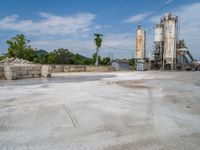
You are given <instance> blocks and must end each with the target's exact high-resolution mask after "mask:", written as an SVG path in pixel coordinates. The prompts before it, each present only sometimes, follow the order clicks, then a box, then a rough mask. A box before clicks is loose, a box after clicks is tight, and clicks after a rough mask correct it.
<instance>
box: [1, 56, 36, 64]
mask: <svg viewBox="0 0 200 150" xmlns="http://www.w3.org/2000/svg"><path fill="white" fill-rule="evenodd" d="M15 64H22V65H23V64H33V62H30V61H27V60H23V59H19V58H8V57H7V58H5V59H3V60H2V61H0V65H15Z"/></svg>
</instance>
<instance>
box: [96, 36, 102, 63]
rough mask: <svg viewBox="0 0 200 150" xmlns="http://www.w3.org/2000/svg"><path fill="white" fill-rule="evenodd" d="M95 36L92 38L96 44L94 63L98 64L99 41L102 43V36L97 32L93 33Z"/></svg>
mask: <svg viewBox="0 0 200 150" xmlns="http://www.w3.org/2000/svg"><path fill="white" fill-rule="evenodd" d="M94 35H95V36H96V37H95V39H94V43H95V45H96V62H95V65H96V66H98V65H99V60H98V58H99V48H100V47H101V43H102V38H101V36H103V35H102V34H99V33H95V34H94Z"/></svg>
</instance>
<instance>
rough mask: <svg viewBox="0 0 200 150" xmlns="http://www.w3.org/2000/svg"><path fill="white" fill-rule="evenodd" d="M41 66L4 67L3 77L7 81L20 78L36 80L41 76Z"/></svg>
mask: <svg viewBox="0 0 200 150" xmlns="http://www.w3.org/2000/svg"><path fill="white" fill-rule="evenodd" d="M41 67H42V66H41V65H17V66H14V65H13V66H8V65H7V66H4V76H5V78H6V79H7V80H13V79H22V78H38V77H40V76H41Z"/></svg>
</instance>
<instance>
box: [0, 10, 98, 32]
mask: <svg viewBox="0 0 200 150" xmlns="http://www.w3.org/2000/svg"><path fill="white" fill-rule="evenodd" d="M39 16H40V17H41V19H40V20H38V21H33V20H20V18H19V16H18V15H12V16H7V17H4V18H3V19H0V29H2V30H14V31H20V32H23V33H26V34H32V35H37V34H44V35H69V34H77V33H83V32H87V31H89V30H90V26H91V25H92V23H93V20H94V19H95V15H94V14H91V13H79V14H76V15H72V16H58V15H53V14H49V13H44V12H41V13H39Z"/></svg>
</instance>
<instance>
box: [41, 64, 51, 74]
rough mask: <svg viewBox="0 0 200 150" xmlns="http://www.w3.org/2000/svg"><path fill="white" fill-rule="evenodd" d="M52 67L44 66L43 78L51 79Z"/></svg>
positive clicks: (42, 70)
mask: <svg viewBox="0 0 200 150" xmlns="http://www.w3.org/2000/svg"><path fill="white" fill-rule="evenodd" d="M51 71H52V67H51V66H50V65H42V69H41V76H42V77H51Z"/></svg>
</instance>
